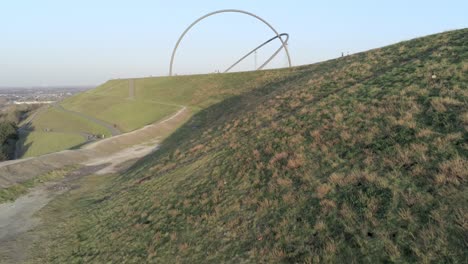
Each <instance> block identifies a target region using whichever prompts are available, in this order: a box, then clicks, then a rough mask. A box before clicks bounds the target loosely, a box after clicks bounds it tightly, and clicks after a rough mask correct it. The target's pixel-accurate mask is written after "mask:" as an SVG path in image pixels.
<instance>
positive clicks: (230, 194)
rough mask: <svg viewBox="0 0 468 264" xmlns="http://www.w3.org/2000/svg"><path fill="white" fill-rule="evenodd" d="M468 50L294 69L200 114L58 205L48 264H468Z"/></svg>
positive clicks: (460, 42) (444, 37) (459, 34)
mask: <svg viewBox="0 0 468 264" xmlns="http://www.w3.org/2000/svg"><path fill="white" fill-rule="evenodd" d="M467 43H468V30H467V29H463V30H457V31H452V32H446V33H442V34H437V35H433V36H428V37H424V38H420V39H415V40H411V41H407V42H402V43H399V44H396V45H392V46H389V47H385V48H381V49H376V50H372V51H369V52H365V53H360V54H356V55H353V56H348V57H345V58H341V59H337V60H332V61H328V62H324V63H319V64H315V65H310V66H304V67H298V68H294V69H292V70H284V71H283V72H284V73H287V74H281V75H280V77H278V78H275V80H274V81H271V82H262V83H261V84H256V85H255V86H254V89H253V90H245V91H242V93H240V94H239V95H238V96H234V97H230V98H228V99H226V100H223V101H221V102H219V103H217V104H214V105H212V106H210V107H208V108H206V109H204V110H201V111H200V112H198V113H197V114H196V115H195V116H193V118H192V119H191V120H190V121H189V122H188V123H187V124H186V125H184V126H183V127H182V128H180V129H179V130H178V131H176V132H175V133H174V134H173V135H172V136H171V137H169V138H168V139H167V140H166V141H165V142H164V144H163V146H162V148H161V149H160V151H158V152H156V153H155V154H153V155H152V156H150V157H148V158H146V159H144V160H142V161H140V162H139V163H137V164H136V165H135V166H134V167H133V168H132V169H131V170H130V171H128V172H127V173H126V174H124V175H121V176H118V177H116V178H115V179H114V180H112V181H110V182H109V183H108V184H107V185H106V186H105V187H103V190H102V191H100V192H97V193H96V192H88V193H86V191H83V190H82V191H80V192H72V193H69V194H68V195H65V196H64V197H62V198H61V199H60V201H55V202H53V203H52V204H51V205H50V206H49V208H48V209H47V210H45V211H44V213H43V214H44V217H47V218H46V219H47V222H48V223H50V225H51V227H52V228H51V230H53V231H54V232H52V233H51V234H50V236H49V237H48V241H50V242H49V243H47V244H45V243H43V244H41V245H38V250H39V252H41V254H40V255H41V256H39V259H40V260H42V261H44V262H45V261H49V262H56V263H75V262H91V261H94V262H96V263H104V262H121V261H122V260H125V261H127V262H128V263H143V262H145V261H148V262H158V263H169V262H178V261H180V262H190V263H199V262H214V263H222V262H232V263H240V262H257V263H258V262H284V261H287V262H340V263H344V262H346V263H363V262H364V263H376V262H387V261H393V262H437V263H441V262H454V263H462V262H466V260H467V259H468V253H467V251H466V248H467V246H468V245H467V239H466V236H467V234H468V224H467V223H468V189H467V180H468V170H467V168H468V160H467V158H468V145H467V142H468V107H467V106H468V89H467V88H468V87H467V83H468V79H467V77H468V46H467ZM278 72H281V71H273V72H271V73H278ZM249 74H250V73H249ZM249 74H246V75H249ZM226 76H242V74H232V75H231V74H227V75H226ZM191 78H207V77H204V76H199V77H191ZM163 80H164V81H166V82H170V81H172V79H170V78H169V79H168V78H166V79H154V80H151V81H152V82H162V81H163ZM173 90H177V87H173ZM167 94H168V95H171V94H172V91H171V90H169V91H167ZM174 103H180V102H175V101H174ZM70 206H71V207H70ZM61 210H66V211H67V212H68V213H67V214H66V215H65V216H64V215H61V218H57V216H58V215H59V214H60V213H58V212H60V211H61ZM59 216H60V215H59ZM55 219H61V221H60V223H59V224H57V223H56V222H54V220H55ZM55 221H56V220H55Z"/></svg>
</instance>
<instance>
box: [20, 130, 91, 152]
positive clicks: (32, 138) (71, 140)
mask: <svg viewBox="0 0 468 264" xmlns="http://www.w3.org/2000/svg"><path fill="white" fill-rule="evenodd" d="M85 141H86V140H85V139H84V137H83V136H81V135H78V134H68V133H59V132H31V133H29V134H28V135H27V137H26V138H24V139H22V140H21V144H22V146H23V150H25V152H24V153H23V156H22V158H28V157H36V156H40V155H44V154H48V153H52V152H57V151H61V150H64V149H69V148H72V147H73V146H76V145H79V144H82V143H84V142H85Z"/></svg>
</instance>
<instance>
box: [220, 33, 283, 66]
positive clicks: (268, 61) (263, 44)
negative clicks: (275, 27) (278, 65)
mask: <svg viewBox="0 0 468 264" xmlns="http://www.w3.org/2000/svg"><path fill="white" fill-rule="evenodd" d="M283 36H286V40H285V41H284V43H285V44H286V45H288V41H289V34H287V33H281V34H280V35H279V36H275V37H272V38H271V39H269V40H267V41H265V42H263V43H262V44H261V45H259V46H257V47H256V48H255V49H253V50H252V51H250V52H249V53H247V54H245V55H244V56H243V57H242V58H240V59H239V60H238V61H236V62H235V63H234V64H232V65H231V66H230V67H229V68H227V69H226V70H225V71H224V73H227V72H228V71H230V70H231V69H232V68H234V67H236V66H237V64H239V63H240V62H241V61H243V60H244V59H245V58H247V57H248V56H250V55H252V53H254V52H256V51H257V50H259V49H261V48H262V47H263V46H265V45H266V44H268V43H270V42H272V41H273V40H275V39H277V38H281V37H283ZM282 49H283V46H281V47H279V49H277V50H276V51H275V53H273V55H271V57H270V58H268V59H267V60H266V61H265V62H264V63H263V64H262V66H260V67H258V68H257V69H256V70H257V71H258V70H262V69H263V68H264V67H265V66H266V65H268V63H270V61H271V60H273V59H274V58H275V57H276V55H278V53H279V52H280V51H281V50H282Z"/></svg>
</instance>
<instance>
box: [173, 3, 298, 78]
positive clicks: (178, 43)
mask: <svg viewBox="0 0 468 264" xmlns="http://www.w3.org/2000/svg"><path fill="white" fill-rule="evenodd" d="M221 13H241V14H245V15H248V16H251V17H254V18H256V19H257V20H260V21H261V22H263V23H264V24H265V25H267V26H268V27H269V28H270V29H271V30H272V31H273V32H274V33H275V35H276V38H278V39H279V40H280V41H281V46H282V47H281V48H282V49H284V51H285V52H286V55H287V57H288V64H289V67H291V66H292V64H291V57H290V56H289V50H288V47H287V45H286V42H285V41H284V40H283V39H282V38H281V36H280V34H279V33H278V31H276V29H275V28H274V27H273V26H272V25H270V24H269V23H268V22H267V21H266V20H264V19H263V18H261V17H259V16H257V15H255V14H253V13H250V12H247V11H243V10H238V9H223V10H218V11H214V12H211V13H208V14H206V15H204V16H202V17H200V18H199V19H197V20H195V21H194V22H193V23H192V24H191V25H190V26H189V27H188V28H187V29H185V31H184V32H183V33H182V35H181V36H180V37H179V39H178V40H177V43H176V45H175V47H174V50H173V51H172V56H171V63H170V66H169V76H172V74H173V66H174V58H175V55H176V52H177V49H178V48H179V45H180V42H181V41H182V39H183V38H184V37H185V35H186V34H187V33H188V32H189V31H190V29H192V28H193V27H194V26H195V25H196V24H198V22H200V21H202V20H203V19H205V18H207V17H210V16H213V15H217V14H221ZM278 52H279V51H277V52H276V54H277V53H278ZM276 54H275V55H274V56H276ZM274 56H273V57H274ZM271 59H272V58H270V59H269V61H270V60H271ZM269 61H268V62H269ZM264 66H265V64H264V65H262V67H261V68H263V67H264Z"/></svg>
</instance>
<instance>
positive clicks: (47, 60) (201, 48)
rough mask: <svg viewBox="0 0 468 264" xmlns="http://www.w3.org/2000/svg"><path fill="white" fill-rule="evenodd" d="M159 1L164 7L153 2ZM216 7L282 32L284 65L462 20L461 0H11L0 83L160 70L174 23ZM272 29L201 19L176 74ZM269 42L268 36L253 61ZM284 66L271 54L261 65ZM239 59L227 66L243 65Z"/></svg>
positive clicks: (246, 47)
mask: <svg viewBox="0 0 468 264" xmlns="http://www.w3.org/2000/svg"><path fill="white" fill-rule="evenodd" d="M163 3H164V5H163ZM219 9H242V10H246V11H249V12H253V13H255V14H257V15H259V16H260V17H262V18H264V19H265V20H267V21H268V22H270V23H271V24H272V25H273V26H274V27H275V28H276V29H277V30H278V31H279V32H280V33H289V34H290V42H289V48H290V53H291V57H292V62H293V65H295V66H297V65H304V64H312V63H316V62H319V61H324V60H328V59H333V58H336V57H339V56H340V55H341V53H342V52H344V53H345V54H347V53H348V52H349V53H351V54H353V53H357V52H361V51H365V50H369V49H373V48H378V47H382V46H385V45H389V44H393V43H396V42H400V41H404V40H409V39H412V38H416V37H421V36H425V35H429V34H435V33H439V32H443V31H447V30H454V29H461V28H465V27H467V26H468V16H466V14H465V11H464V10H467V9H468V3H466V2H464V1H454V0H452V1H446V2H444V3H441V2H439V1H437V2H436V1H413V2H407V1H401V0H398V1H392V2H387V3H375V2H373V1H368V0H366V1H355V2H352V3H348V2H342V1H328V2H326V3H312V2H310V1H296V2H294V3H286V2H273V3H272V2H269V1H255V2H252V1H247V0H243V1H224V2H222V3H221V2H212V1H205V0H204V1H197V2H188V3H182V1H175V2H166V1H164V2H163V1H132V2H131V3H130V2H124V1H99V2H95V1H89V0H85V1H80V2H79V3H78V2H75V3H65V2H62V1H55V0H46V1H41V2H36V1H25V0H23V1H14V2H7V3H3V4H2V8H1V11H0V14H1V16H0V25H3V26H0V36H2V39H1V41H0V87H12V88H16V87H31V86H36V87H56V86H95V85H99V84H100V83H103V82H105V81H106V80H109V79H116V78H132V77H147V76H165V75H167V74H168V67H169V60H170V55H171V52H172V49H173V46H174V44H175V42H176V41H177V38H178V37H179V35H180V34H181V33H182V31H183V30H184V29H185V28H186V27H187V26H188V25H189V24H190V23H191V22H193V21H194V20H195V19H197V18H199V17H200V16H202V15H204V14H206V13H208V12H211V11H215V10H219ZM272 36H273V33H272V32H271V31H270V30H269V29H268V28H267V27H266V26H265V25H263V24H261V23H259V22H258V21H257V20H255V19H253V18H250V17H247V16H244V15H241V14H223V15H219V16H214V17H210V18H208V19H207V20H205V21H203V22H201V23H200V24H198V25H197V26H195V27H194V28H193V30H192V31H191V32H190V33H189V34H188V35H187V37H186V38H185V39H184V41H183V42H182V43H181V46H180V49H179V50H178V53H177V57H176V61H175V65H174V71H175V73H178V74H196V73H210V72H214V71H217V70H221V71H222V70H224V69H225V68H227V66H229V65H230V64H232V63H233V62H234V61H236V60H237V59H238V58H240V57H241V56H242V55H244V54H245V53H247V52H248V51H250V50H251V49H252V48H254V47H256V46H257V45H259V44H260V43H262V42H264V41H265V40H267V39H269V38H271V37H272ZM278 47H279V41H274V42H272V43H271V44H269V45H268V46H267V47H266V49H264V50H262V51H260V52H259V54H258V63H259V64H260V63H261V62H262V61H263V60H265V59H266V58H267V57H269V55H270V54H272V53H273V51H274V50H276V49H277V48H278ZM284 66H286V57H285V55H284V54H283V53H281V54H280V55H279V56H278V58H277V59H275V60H274V61H273V63H272V64H271V66H270V68H278V67H284ZM253 67H254V59H253V57H252V58H248V59H247V60H246V61H245V62H244V63H242V64H241V65H239V67H236V68H235V69H234V71H247V70H252V69H253Z"/></svg>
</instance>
